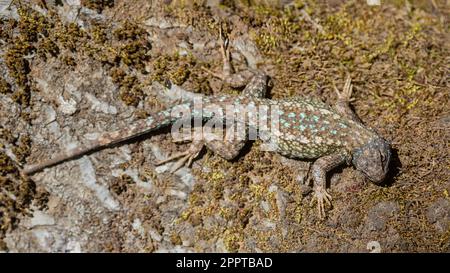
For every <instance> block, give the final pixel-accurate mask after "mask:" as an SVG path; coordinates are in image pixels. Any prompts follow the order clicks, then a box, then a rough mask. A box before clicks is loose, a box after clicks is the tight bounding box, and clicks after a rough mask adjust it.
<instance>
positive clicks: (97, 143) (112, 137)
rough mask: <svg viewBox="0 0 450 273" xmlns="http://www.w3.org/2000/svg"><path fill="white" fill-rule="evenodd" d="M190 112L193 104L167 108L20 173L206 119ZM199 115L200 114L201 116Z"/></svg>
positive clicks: (32, 171) (27, 173) (30, 166)
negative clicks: (189, 121) (174, 125)
mask: <svg viewBox="0 0 450 273" xmlns="http://www.w3.org/2000/svg"><path fill="white" fill-rule="evenodd" d="M192 110H193V103H185V104H180V105H177V106H174V107H171V108H168V109H166V110H163V111H161V112H158V113H155V114H152V115H150V116H149V117H147V118H146V119H143V120H139V121H137V122H136V123H134V124H132V125H131V126H128V127H127V128H126V129H122V130H117V131H114V132H109V133H104V134H102V135H101V136H100V137H98V138H97V139H96V140H93V141H91V142H90V143H89V144H88V145H86V146H82V147H75V148H72V149H69V150H67V151H65V152H63V153H61V154H58V155H56V156H55V157H53V158H52V159H49V160H47V161H44V162H40V163H37V164H31V165H27V166H25V167H24V169H23V171H22V173H23V174H25V175H31V174H33V173H36V172H38V171H41V170H43V169H45V168H48V167H51V166H55V165H57V164H60V163H62V162H65V161H68V160H71V159H75V158H79V157H81V156H83V155H85V154H88V153H90V152H93V151H97V150H100V149H103V148H106V147H109V146H112V145H114V144H117V143H121V142H124V141H126V140H130V139H133V138H136V137H138V136H141V135H144V134H147V133H150V132H152V131H155V130H158V129H160V128H163V127H166V126H169V125H171V124H173V123H175V122H177V121H178V120H181V119H192V118H198V117H201V118H207V117H205V116H204V114H205V113H204V112H202V111H197V112H196V111H192ZM181 112H182V113H184V115H183V116H181V117H179V116H176V115H174V113H181ZM186 114H188V115H186ZM199 114H201V116H200V115H199ZM206 115H207V113H206Z"/></svg>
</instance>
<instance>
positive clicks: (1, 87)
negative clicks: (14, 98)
mask: <svg viewBox="0 0 450 273" xmlns="http://www.w3.org/2000/svg"><path fill="white" fill-rule="evenodd" d="M11 92H12V90H11V85H10V84H9V83H8V82H7V81H6V80H5V79H3V78H1V77H0V93H1V94H8V93H11Z"/></svg>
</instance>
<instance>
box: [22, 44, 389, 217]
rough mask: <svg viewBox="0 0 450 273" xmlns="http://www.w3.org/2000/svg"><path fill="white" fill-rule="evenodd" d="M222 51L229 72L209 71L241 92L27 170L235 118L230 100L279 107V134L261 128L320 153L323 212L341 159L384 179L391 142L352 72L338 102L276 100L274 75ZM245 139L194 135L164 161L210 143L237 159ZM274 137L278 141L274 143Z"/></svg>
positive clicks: (295, 149) (167, 113)
mask: <svg viewBox="0 0 450 273" xmlns="http://www.w3.org/2000/svg"><path fill="white" fill-rule="evenodd" d="M222 55H223V59H224V66H223V73H221V74H217V73H214V72H211V71H209V70H208V72H209V73H211V74H212V75H213V76H215V77H219V78H221V79H222V80H224V81H225V82H227V83H228V84H230V85H231V86H244V85H245V88H244V90H243V92H242V93H241V94H240V95H239V96H231V95H218V96H211V97H203V98H201V102H202V107H201V108H200V109H199V108H198V107H196V104H195V101H187V102H183V103H181V104H179V105H176V106H173V107H171V108H169V109H166V110H164V111H161V112H159V113H155V114H153V115H150V116H149V117H148V118H147V119H144V120H139V121H137V122H136V123H135V124H131V125H129V126H128V127H127V128H124V129H122V130H119V131H115V132H110V133H104V134H102V135H101V136H100V137H99V138H98V139H97V140H95V141H92V142H91V143H90V145H87V146H85V147H77V148H74V149H70V150H68V151H66V152H64V153H62V154H60V155H57V156H55V157H54V158H53V159H50V160H48V161H45V162H43V163H39V164H35V165H30V166H27V167H25V169H24V171H23V173H24V174H27V175H30V174H32V173H35V172H37V171H40V170H42V169H44V168H46V167H50V166H53V165H56V164H59V163H61V162H63V161H66V160H69V159H73V158H77V157H80V156H82V155H85V154H88V153H90V152H92V151H95V150H98V149H100V148H104V147H107V146H111V144H116V143H119V142H122V141H125V140H128V139H131V138H134V137H136V136H139V135H143V134H146V133H149V132H153V131H156V130H157V129H159V128H161V127H164V126H169V125H172V124H174V123H176V122H179V121H181V120H182V119H189V120H190V119H202V120H203V122H207V121H211V120H215V119H218V117H219V119H220V120H222V121H225V122H229V121H230V120H231V118H230V116H229V115H227V114H224V115H223V116H217V115H216V114H215V112H214V110H218V109H219V108H222V109H223V110H224V113H225V112H226V111H225V109H226V108H227V107H229V106H230V105H235V106H236V105H243V106H249V105H250V106H253V107H254V108H255V109H258V108H261V107H267V108H270V109H272V108H273V109H277V111H278V112H277V114H278V115H277V119H278V129H279V131H277V135H276V136H274V135H272V136H270V134H273V131H271V130H270V129H262V128H257V129H259V130H261V131H262V132H263V133H265V134H269V137H270V140H271V141H272V144H275V150H274V151H275V152H277V153H279V154H281V155H283V156H287V157H291V158H298V159H302V158H304V159H315V161H314V163H313V164H312V167H311V176H312V180H313V183H314V188H313V189H314V195H313V198H312V201H317V204H318V205H317V208H318V214H319V216H320V217H323V216H324V215H325V206H324V205H325V203H328V204H330V205H331V196H330V194H329V193H328V192H327V191H326V173H327V172H328V171H330V170H332V169H334V168H335V167H337V166H339V165H341V164H352V165H353V166H354V167H355V168H356V169H357V170H359V171H361V172H362V173H363V174H364V175H365V176H366V177H367V178H369V179H370V180H371V181H373V182H375V183H379V182H381V181H383V179H384V178H385V176H386V174H387V172H388V165H389V162H390V156H391V152H390V147H389V144H388V143H387V142H386V141H385V140H384V139H383V138H382V137H380V136H379V135H378V134H377V133H376V132H375V131H373V130H371V129H369V128H368V127H366V126H364V125H363V124H362V123H361V121H360V120H359V119H358V117H356V115H355V114H354V113H353V111H352V110H351V109H350V107H349V101H350V97H351V92H352V85H351V82H350V78H348V79H347V81H346V83H345V86H344V88H343V90H342V92H339V91H338V90H337V89H336V88H335V90H336V92H337V95H338V100H337V102H336V103H335V105H334V106H333V107H331V106H329V105H327V104H325V103H323V102H321V101H319V100H314V99H309V98H301V97H298V98H288V99H281V100H271V99H266V98H264V97H265V95H266V94H265V93H266V90H267V83H268V77H267V76H266V75H265V74H264V73H262V72H260V71H244V72H241V73H233V71H232V67H231V63H230V54H229V51H228V49H227V41H225V42H224V43H223V46H222ZM205 70H206V69H205ZM247 109H248V108H247ZM250 109H252V108H250ZM175 110H178V111H180V110H181V112H183V113H186V112H188V113H189V114H188V115H187V116H186V115H180V116H177V115H174V114H173V113H174V111H175ZM247 114H248V115H254V114H255V113H253V112H252V111H249V112H248V113H247ZM271 117H272V116H271ZM269 120H270V118H269ZM237 122H238V123H241V124H242V123H243V125H244V126H245V127H246V129H247V130H250V129H252V128H253V126H254V125H252V124H250V122H248V120H247V119H241V120H239V119H237ZM245 140H246V139H245V138H244V139H239V138H234V139H231V140H230V139H229V138H223V139H204V138H200V139H199V138H195V137H194V138H193V142H192V145H191V146H190V148H189V149H188V150H187V151H185V152H182V153H178V154H175V155H173V156H171V157H170V158H168V159H167V160H164V161H162V162H159V163H160V164H162V163H165V162H167V161H171V160H174V159H179V160H178V161H177V162H176V163H175V164H174V165H173V166H172V171H175V170H176V169H178V168H180V167H182V166H183V165H190V164H191V162H192V160H194V159H195V158H196V157H197V156H198V155H199V153H200V151H201V149H202V148H203V147H204V146H206V147H208V148H209V149H211V150H212V151H213V152H214V153H216V154H217V155H219V156H222V157H224V158H225V159H233V158H235V157H236V156H238V155H239V151H240V150H241V148H242V147H243V146H244V144H245ZM274 141H275V143H273V142H274ZM236 164H238V163H236Z"/></svg>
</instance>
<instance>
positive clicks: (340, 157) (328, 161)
mask: <svg viewBox="0 0 450 273" xmlns="http://www.w3.org/2000/svg"><path fill="white" fill-rule="evenodd" d="M347 159H348V155H347V154H345V153H337V154H331V155H327V156H323V157H321V158H319V159H317V160H316V161H315V162H314V164H313V165H312V168H311V172H312V179H313V181H314V187H313V189H314V195H313V198H312V200H311V204H313V203H314V202H315V201H317V210H318V214H319V217H320V218H323V217H324V216H325V203H327V204H328V205H329V206H331V200H332V198H331V195H330V194H329V193H328V192H327V190H326V183H327V182H326V174H327V172H328V171H331V170H332V169H334V168H336V167H337V166H339V165H341V164H343V163H345V162H346V161H347Z"/></svg>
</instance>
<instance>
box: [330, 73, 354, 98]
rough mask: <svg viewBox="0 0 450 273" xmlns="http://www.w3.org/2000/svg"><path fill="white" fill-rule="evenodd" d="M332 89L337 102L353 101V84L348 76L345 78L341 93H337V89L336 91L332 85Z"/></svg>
mask: <svg viewBox="0 0 450 273" xmlns="http://www.w3.org/2000/svg"><path fill="white" fill-rule="evenodd" d="M333 88H334V91H335V92H336V94H337V96H338V100H340V101H343V102H346V103H349V102H351V101H353V99H352V91H353V84H352V79H351V78H350V75H349V76H347V79H346V80H345V84H344V89H343V90H342V92H341V91H339V89H337V87H336V85H335V84H334V83H333Z"/></svg>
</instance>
